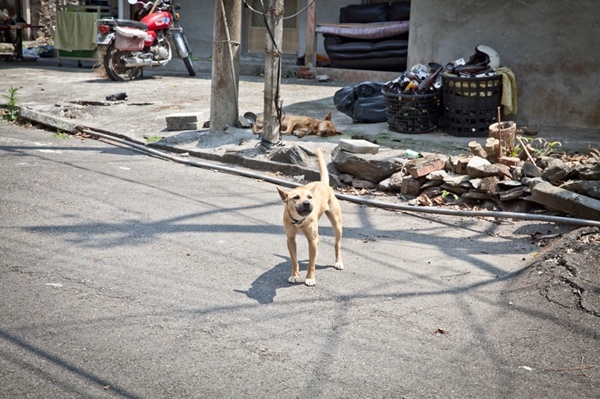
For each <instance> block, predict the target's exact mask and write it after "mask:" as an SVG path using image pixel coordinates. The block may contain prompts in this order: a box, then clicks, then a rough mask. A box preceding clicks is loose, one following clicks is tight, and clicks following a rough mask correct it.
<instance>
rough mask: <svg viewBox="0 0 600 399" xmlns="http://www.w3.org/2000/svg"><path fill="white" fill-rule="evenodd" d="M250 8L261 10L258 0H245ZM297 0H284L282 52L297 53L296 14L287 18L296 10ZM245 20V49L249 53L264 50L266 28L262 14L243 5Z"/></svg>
mask: <svg viewBox="0 0 600 399" xmlns="http://www.w3.org/2000/svg"><path fill="white" fill-rule="evenodd" d="M246 1H247V2H248V4H250V5H251V7H252V9H254V10H257V11H261V10H262V5H261V1H260V0H246ZM298 6H299V0H285V3H284V10H285V11H284V18H285V19H284V21H283V43H282V51H283V54H293V55H297V54H298V31H299V29H298V16H295V17H293V18H288V17H287V16H291V15H294V14H296V13H297V12H298ZM244 13H245V16H244V18H245V22H246V24H245V25H246V32H245V33H246V34H245V38H246V40H245V41H246V51H247V52H249V53H261V54H263V53H264V51H265V39H266V34H267V29H266V28H265V20H264V17H263V15H262V14H260V13H258V12H254V11H252V10H251V9H250V7H244Z"/></svg>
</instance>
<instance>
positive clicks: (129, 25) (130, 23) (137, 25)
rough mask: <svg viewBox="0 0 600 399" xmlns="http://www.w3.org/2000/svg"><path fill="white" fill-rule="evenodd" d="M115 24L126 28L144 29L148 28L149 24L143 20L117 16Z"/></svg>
mask: <svg viewBox="0 0 600 399" xmlns="http://www.w3.org/2000/svg"><path fill="white" fill-rule="evenodd" d="M115 24H116V25H117V26H123V27H126V28H138V29H142V30H148V25H147V24H145V23H143V22H138V21H132V20H130V19H117V18H115Z"/></svg>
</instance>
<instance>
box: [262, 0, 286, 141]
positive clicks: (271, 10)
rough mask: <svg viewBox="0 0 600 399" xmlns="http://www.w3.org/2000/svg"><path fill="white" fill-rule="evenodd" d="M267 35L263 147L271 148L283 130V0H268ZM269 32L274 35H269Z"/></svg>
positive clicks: (266, 7) (266, 3)
mask: <svg viewBox="0 0 600 399" xmlns="http://www.w3.org/2000/svg"><path fill="white" fill-rule="evenodd" d="M264 3H265V12H266V16H267V18H266V19H267V25H268V26H267V34H266V38H265V40H266V42H265V93H264V115H263V118H264V126H263V133H262V145H263V146H264V147H267V148H270V147H271V146H272V145H275V144H277V143H278V142H279V137H280V136H279V134H280V130H281V125H280V120H279V116H280V114H279V113H278V110H279V111H280V110H281V100H280V98H279V86H280V84H281V68H282V65H281V62H282V60H281V56H282V53H281V46H282V43H283V11H284V10H283V0H267V1H265V2H264ZM269 31H270V32H271V33H272V36H271V33H269Z"/></svg>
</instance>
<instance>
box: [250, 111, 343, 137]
mask: <svg viewBox="0 0 600 399" xmlns="http://www.w3.org/2000/svg"><path fill="white" fill-rule="evenodd" d="M263 126H264V120H263V118H262V117H258V118H257V119H256V121H255V122H254V123H253V124H252V133H254V134H261V133H262V128H263ZM281 134H294V135H295V136H296V137H298V138H302V137H304V136H306V135H310V134H315V135H317V136H319V137H329V136H335V135H336V134H342V133H341V132H338V131H337V130H336V128H335V125H334V124H333V122H332V121H331V112H330V113H328V114H327V115H326V116H325V119H323V120H319V119H315V118H311V117H310V116H300V115H284V116H283V117H282V118H281Z"/></svg>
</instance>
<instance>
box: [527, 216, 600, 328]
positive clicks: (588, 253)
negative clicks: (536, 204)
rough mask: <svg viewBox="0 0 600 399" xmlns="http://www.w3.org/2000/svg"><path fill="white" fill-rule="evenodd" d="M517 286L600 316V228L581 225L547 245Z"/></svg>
mask: <svg viewBox="0 0 600 399" xmlns="http://www.w3.org/2000/svg"><path fill="white" fill-rule="evenodd" d="M537 259H538V260H536V261H535V262H534V263H533V264H532V265H531V267H530V268H529V269H528V270H527V271H526V272H525V273H523V274H522V275H521V276H520V278H519V284H517V286H522V287H532V288H534V289H535V291H537V293H538V294H539V295H540V297H541V298H544V299H545V300H546V301H548V302H550V303H551V304H553V305H555V306H557V307H559V308H564V309H578V310H580V311H582V312H584V313H587V314H589V315H592V316H595V317H597V318H600V261H599V259H600V229H599V228H592V227H586V228H580V229H577V230H574V231H572V232H570V233H568V234H567V235H565V236H564V237H563V238H561V239H559V240H557V241H555V242H553V243H551V244H550V245H548V246H547V247H545V248H544V249H543V250H542V251H540V253H539V254H538V256H537Z"/></svg>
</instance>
